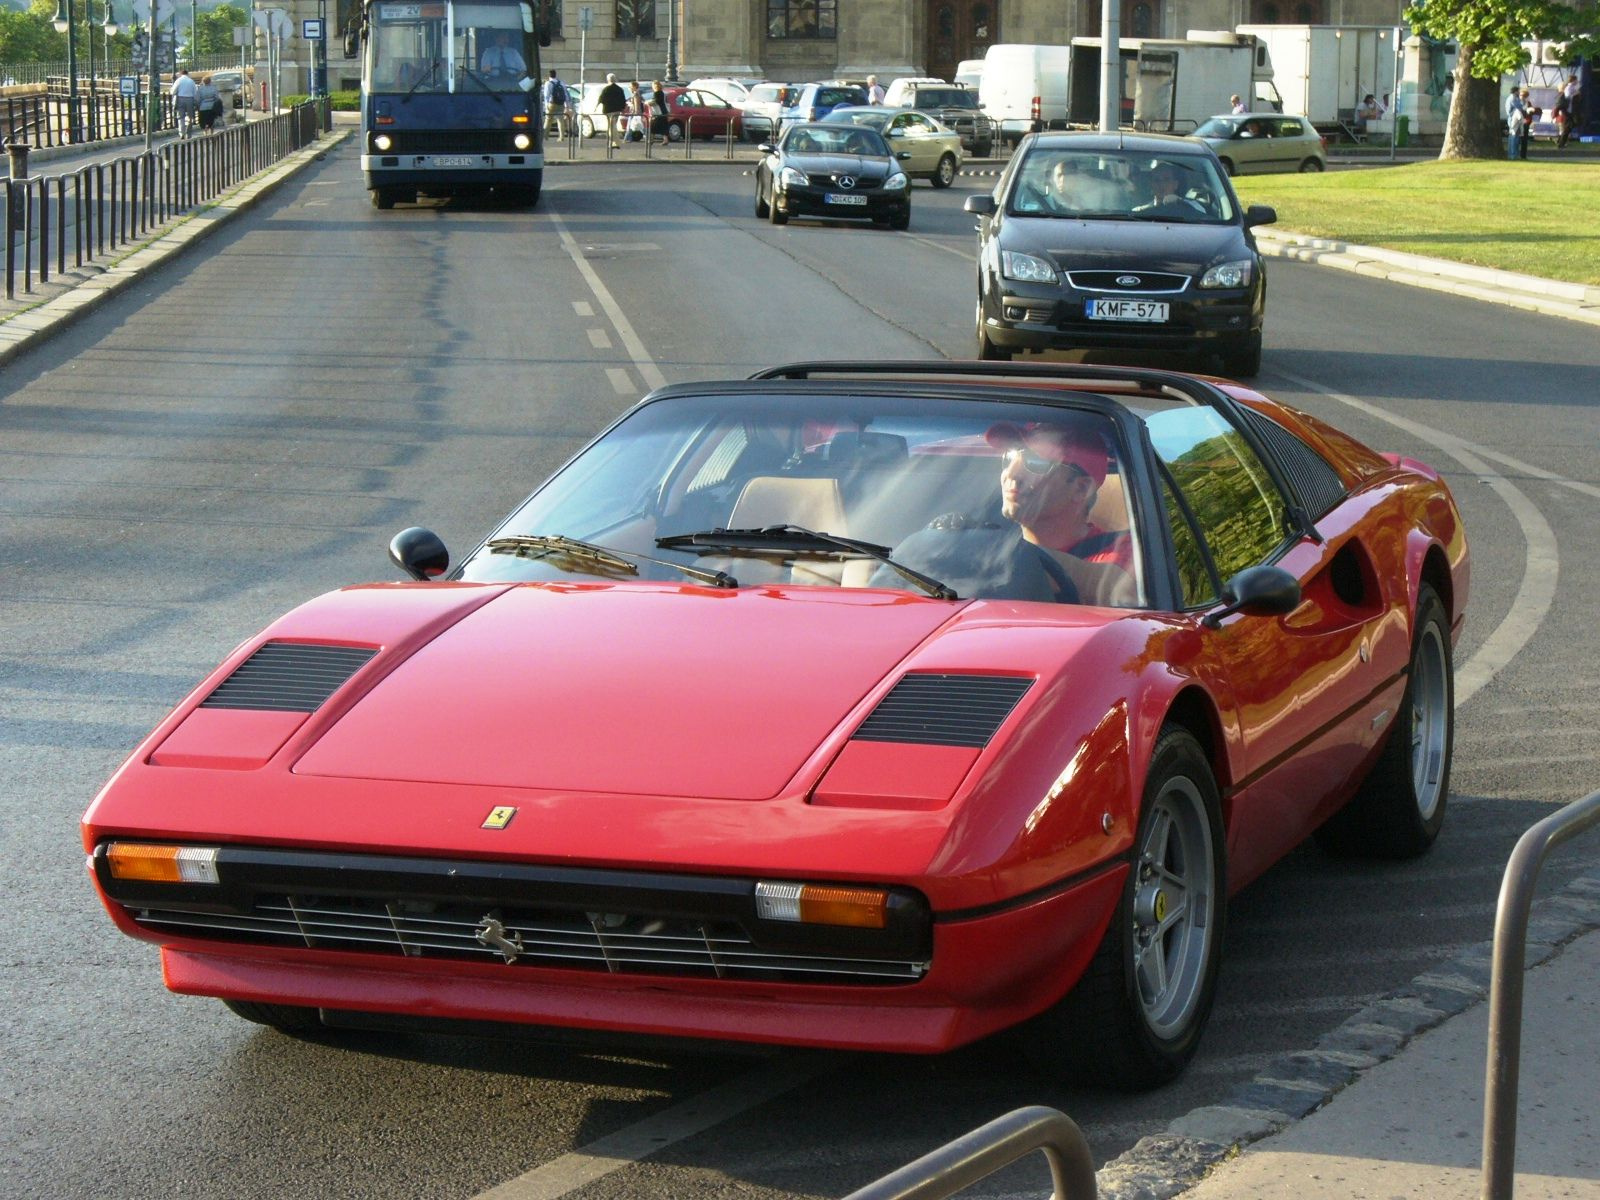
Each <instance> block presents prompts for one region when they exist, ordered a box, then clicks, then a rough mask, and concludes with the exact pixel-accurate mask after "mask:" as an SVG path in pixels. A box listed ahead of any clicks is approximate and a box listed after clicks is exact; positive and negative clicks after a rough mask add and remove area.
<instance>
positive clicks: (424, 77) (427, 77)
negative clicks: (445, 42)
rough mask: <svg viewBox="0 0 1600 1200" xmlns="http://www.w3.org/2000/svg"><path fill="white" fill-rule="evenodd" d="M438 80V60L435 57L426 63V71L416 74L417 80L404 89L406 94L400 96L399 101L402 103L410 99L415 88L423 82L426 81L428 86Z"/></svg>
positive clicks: (415, 92) (414, 92)
mask: <svg viewBox="0 0 1600 1200" xmlns="http://www.w3.org/2000/svg"><path fill="white" fill-rule="evenodd" d="M438 81H439V60H438V59H437V58H436V59H434V60H433V61H432V62H431V63H429V64H428V69H427V70H426V71H424V72H423V73H422V74H421V75H418V76H417V81H416V82H415V83H413V84H412V85H411V86H410V88H408V89H407V90H406V94H405V95H404V96H401V97H400V103H402V104H404V103H405V102H406V101H408V100H410V99H411V97H412V96H414V95H416V94H417V89H418V88H419V87H421V86H422V85H423V84H425V83H426V84H427V85H428V86H429V87H432V86H433V85H434V84H435V83H437V82H438Z"/></svg>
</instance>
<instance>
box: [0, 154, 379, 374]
mask: <svg viewBox="0 0 1600 1200" xmlns="http://www.w3.org/2000/svg"><path fill="white" fill-rule="evenodd" d="M354 134H355V131H354V130H353V129H343V130H335V131H334V132H332V133H331V134H324V135H322V136H320V137H319V138H318V139H317V141H316V142H315V144H313V145H310V146H307V147H305V148H304V149H301V150H296V151H295V152H294V153H292V154H289V155H287V156H286V157H285V158H283V159H281V160H280V161H279V162H277V163H274V164H273V165H272V166H270V167H268V168H267V169H266V170H264V171H260V172H258V173H257V174H255V175H252V176H251V177H250V178H249V179H247V180H245V181H244V182H242V183H240V184H239V185H237V186H236V187H235V188H234V189H233V190H232V191H230V192H226V193H224V194H223V195H221V196H219V197H217V198H216V199H215V200H212V201H209V202H207V203H205V204H202V205H200V206H199V207H198V208H196V209H195V210H194V211H192V212H190V213H187V214H185V215H183V216H180V217H177V218H175V219H174V223H173V224H171V225H168V226H167V227H166V228H165V229H163V230H161V232H159V233H158V234H156V235H155V236H154V237H152V238H151V239H150V240H149V241H147V242H144V243H142V244H140V245H139V246H136V247H134V248H133V249H131V250H129V251H127V252H126V253H125V254H123V255H122V257H120V258H118V259H115V260H113V261H112V262H110V263H108V264H107V265H106V267H105V269H104V270H102V271H100V273H98V274H96V275H92V276H90V277H88V278H86V279H84V280H82V281H81V282H80V283H78V284H77V285H76V286H74V287H72V288H70V289H69V290H67V291H66V292H64V293H62V294H61V295H59V296H55V297H53V298H51V299H49V300H46V301H43V302H42V303H40V304H38V305H35V306H34V307H32V308H27V309H22V310H21V311H19V312H16V313H14V314H13V315H11V316H9V317H7V318H6V319H5V320H4V321H0V366H3V365H5V364H6V363H9V362H10V361H11V360H12V359H14V358H16V357H17V356H18V355H19V354H21V353H22V352H23V351H25V350H27V349H28V348H30V347H31V346H33V345H35V344H36V343H38V342H39V341H41V340H43V339H44V338H45V337H47V336H49V335H50V334H52V333H55V332H57V331H59V330H60V329H62V328H65V327H66V326H67V325H70V324H72V323H73V322H76V321H79V320H81V319H82V318H84V317H86V316H88V315H89V313H91V312H93V311H94V310H95V309H97V308H99V307H100V306H101V305H102V304H105V303H106V302H107V301H108V300H110V299H111V298H112V297H113V296H115V295H116V294H117V293H119V292H121V291H122V290H123V289H124V288H128V287H131V286H132V285H133V284H135V283H137V282H138V280H139V279H140V278H141V277H142V276H143V275H144V274H145V272H146V271H148V270H150V269H151V268H153V267H155V266H157V265H158V264H161V263H165V262H168V261H170V260H171V259H172V258H173V257H174V256H176V255H178V254H181V253H183V252H184V251H186V250H188V249H189V247H191V246H192V245H194V244H195V243H197V242H200V241H203V240H205V239H206V238H208V237H210V236H211V235H212V234H213V233H215V232H216V231H217V230H218V229H219V228H221V226H222V225H224V224H225V223H227V221H228V220H229V219H231V218H232V217H234V216H236V215H237V214H239V213H241V212H245V211H247V210H248V209H251V208H253V207H255V205H256V204H258V203H259V202H260V201H261V200H262V199H263V198H264V197H265V196H267V195H269V194H270V193H272V192H273V191H275V190H277V188H278V187H279V185H281V184H282V183H283V182H284V181H286V180H288V179H291V178H293V177H294V176H295V175H297V174H299V173H300V172H301V171H302V170H304V169H305V168H306V167H307V166H309V165H310V164H311V163H313V162H315V161H317V160H318V159H320V158H322V157H323V156H324V155H326V154H327V153H328V151H329V150H331V149H332V148H333V147H335V146H337V145H339V144H340V143H341V142H343V141H345V140H346V139H347V138H350V137H352V136H354Z"/></svg>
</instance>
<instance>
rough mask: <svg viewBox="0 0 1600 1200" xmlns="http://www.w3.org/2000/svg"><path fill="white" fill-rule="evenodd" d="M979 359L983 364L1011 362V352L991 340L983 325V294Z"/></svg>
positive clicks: (979, 305)
mask: <svg viewBox="0 0 1600 1200" xmlns="http://www.w3.org/2000/svg"><path fill="white" fill-rule="evenodd" d="M977 328H978V358H979V359H980V360H981V361H983V362H1010V361H1011V351H1010V350H1007V349H1006V348H1005V347H1004V346H997V345H995V344H994V343H993V342H991V341H990V340H989V334H988V332H987V331H986V330H985V329H984V325H983V294H982V293H981V292H980V293H979V295H978V316H977Z"/></svg>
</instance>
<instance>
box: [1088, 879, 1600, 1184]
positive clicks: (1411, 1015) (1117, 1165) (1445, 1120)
mask: <svg viewBox="0 0 1600 1200" xmlns="http://www.w3.org/2000/svg"><path fill="white" fill-rule="evenodd" d="M1491 958H1492V944H1491V943H1488V942H1485V943H1482V944H1481V945H1479V946H1475V947H1472V948H1471V949H1469V950H1467V951H1466V952H1464V953H1463V954H1461V955H1459V956H1458V957H1457V958H1455V959H1453V960H1451V961H1450V962H1448V963H1444V964H1442V965H1440V966H1439V967H1436V968H1435V969H1433V970H1431V971H1429V972H1427V973H1426V974H1424V975H1421V976H1419V977H1418V978H1417V979H1416V980H1414V981H1413V982H1412V984H1411V986H1410V987H1409V988H1407V989H1404V990H1403V991H1402V992H1401V993H1399V994H1397V995H1395V996H1392V997H1389V998H1387V999H1385V1000H1383V1001H1381V1002H1379V1003H1377V1004H1374V1005H1371V1006H1370V1007H1368V1008H1366V1009H1363V1010H1362V1011H1361V1012H1358V1013H1356V1014H1355V1015H1354V1016H1352V1017H1351V1018H1350V1019H1349V1020H1348V1021H1346V1022H1345V1023H1344V1024H1343V1025H1341V1026H1339V1027H1338V1028H1337V1029H1335V1030H1333V1031H1332V1032H1331V1033H1329V1034H1328V1035H1327V1036H1326V1037H1324V1038H1323V1039H1322V1040H1321V1041H1320V1042H1319V1043H1318V1045H1317V1047H1316V1048H1315V1049H1313V1050H1310V1051H1304V1052H1299V1053H1295V1054H1288V1055H1284V1056H1283V1057H1282V1058H1281V1059H1280V1060H1278V1061H1277V1062H1276V1063H1274V1064H1273V1065H1272V1066H1271V1067H1270V1068H1269V1069H1267V1070H1266V1071H1263V1072H1262V1073H1261V1074H1260V1075H1258V1076H1257V1077H1256V1078H1255V1079H1254V1080H1252V1081H1251V1082H1250V1083H1249V1084H1246V1085H1244V1086H1243V1087H1242V1088H1240V1089H1239V1090H1238V1091H1237V1092H1236V1094H1235V1095H1234V1096H1232V1097H1230V1103H1228V1104H1224V1105H1217V1106H1213V1107H1209V1108H1201V1109H1197V1110H1195V1111H1194V1112H1191V1113H1189V1114H1187V1115H1186V1116H1184V1117H1182V1118H1180V1119H1179V1120H1177V1121H1175V1122H1173V1124H1172V1125H1171V1126H1169V1127H1168V1129H1167V1130H1166V1131H1165V1132H1164V1133H1162V1134H1159V1135H1156V1136H1154V1137H1149V1138H1145V1139H1144V1140H1143V1141H1141V1142H1140V1143H1139V1144H1138V1145H1136V1146H1135V1147H1133V1149H1131V1150H1129V1151H1128V1152H1127V1153H1126V1154H1124V1155H1122V1156H1121V1157H1120V1158H1117V1159H1115V1160H1113V1161H1112V1162H1110V1163H1108V1164H1107V1165H1106V1166H1105V1167H1103V1168H1102V1169H1101V1171H1100V1172H1099V1183H1100V1195H1101V1197H1102V1198H1103V1200H1158V1198H1163V1197H1169V1196H1176V1195H1178V1194H1180V1193H1182V1194H1183V1195H1184V1200H1239V1198H1241V1197H1250V1198H1251V1200H1476V1197H1478V1196H1480V1195H1481V1194H1482V1193H1483V1170H1482V1155H1483V1119H1484V1108H1483V1103H1484V1076H1485V1072H1486V1065H1487V1064H1486V1054H1487V1023H1488V1008H1489V1006H1488V1003H1487V997H1488V987H1489V978H1490V963H1491ZM1527 961H1528V963H1529V964H1530V967H1529V971H1528V975H1527V978H1526V994H1525V996H1524V1004H1523V1023H1522V1056H1521V1078H1520V1087H1519V1089H1518V1099H1519V1104H1518V1114H1519V1119H1518V1123H1517V1139H1516V1144H1515V1148H1514V1151H1515V1157H1514V1164H1515V1166H1516V1170H1517V1176H1516V1195H1517V1197H1518V1198H1519V1200H1539V1198H1548V1200H1556V1198H1557V1197H1560V1198H1562V1200H1600V1104H1597V1103H1596V1101H1595V1092H1594V1090H1593V1089H1594V1086H1595V1080H1596V1079H1597V1078H1600V1037H1597V1036H1596V1034H1597V1031H1600V870H1596V871H1591V872H1589V873H1588V874H1586V875H1583V876H1580V877H1579V878H1578V879H1577V880H1575V881H1574V882H1573V883H1572V884H1570V885H1569V886H1568V887H1567V888H1566V889H1564V890H1563V891H1562V892H1560V893H1559V894H1557V895H1555V896H1553V897H1551V898H1549V899H1548V900H1545V901H1542V902H1540V904H1538V905H1536V906H1535V908H1534V912H1533V920H1532V922H1531V923H1530V925H1529V930H1528V955H1527Z"/></svg>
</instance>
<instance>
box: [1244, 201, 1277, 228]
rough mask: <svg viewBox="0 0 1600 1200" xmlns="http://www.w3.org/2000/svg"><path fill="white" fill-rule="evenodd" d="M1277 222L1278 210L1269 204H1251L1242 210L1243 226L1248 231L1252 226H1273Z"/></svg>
mask: <svg viewBox="0 0 1600 1200" xmlns="http://www.w3.org/2000/svg"><path fill="white" fill-rule="evenodd" d="M1277 221H1278V210H1277V209H1275V208H1273V207H1272V205H1270V204H1252V205H1251V206H1250V207H1249V208H1247V209H1245V210H1244V224H1245V228H1246V229H1248V228H1250V227H1251V226H1252V225H1275V224H1277Z"/></svg>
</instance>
